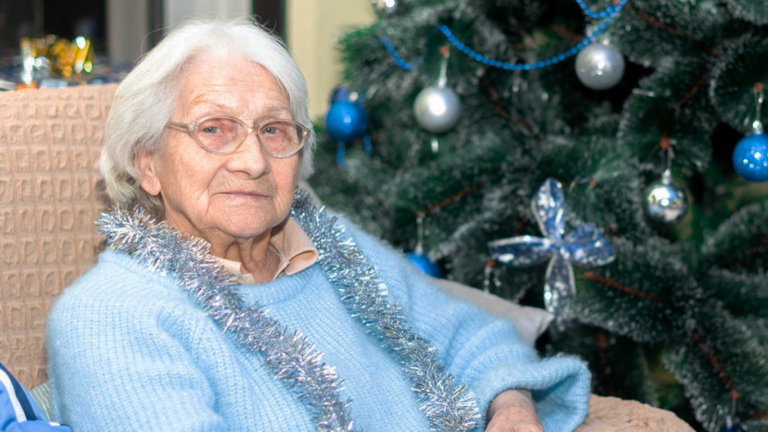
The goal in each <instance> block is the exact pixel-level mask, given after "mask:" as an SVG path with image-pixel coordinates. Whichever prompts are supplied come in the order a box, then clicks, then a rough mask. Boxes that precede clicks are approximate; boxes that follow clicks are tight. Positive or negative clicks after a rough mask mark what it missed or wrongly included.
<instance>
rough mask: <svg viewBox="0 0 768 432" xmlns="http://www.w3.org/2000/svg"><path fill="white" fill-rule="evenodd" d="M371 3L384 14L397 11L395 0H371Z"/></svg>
mask: <svg viewBox="0 0 768 432" xmlns="http://www.w3.org/2000/svg"><path fill="white" fill-rule="evenodd" d="M371 4H373V5H374V6H376V10H378V11H381V12H383V13H384V14H385V15H391V14H393V13H395V12H396V11H397V0H371Z"/></svg>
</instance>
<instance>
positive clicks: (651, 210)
mask: <svg viewBox="0 0 768 432" xmlns="http://www.w3.org/2000/svg"><path fill="white" fill-rule="evenodd" d="M645 204H646V206H647V207H646V211H647V213H648V218H649V219H650V220H651V221H652V222H653V223H655V224H658V225H666V226H672V225H677V223H678V222H680V221H681V220H683V218H684V217H685V215H686V214H687V213H688V197H687V196H686V194H685V190H684V189H683V188H681V187H680V186H678V185H677V184H675V182H673V181H672V171H671V170H669V169H666V170H664V174H662V176H661V181H659V182H656V183H653V184H651V185H650V186H649V187H648V189H646V191H645Z"/></svg>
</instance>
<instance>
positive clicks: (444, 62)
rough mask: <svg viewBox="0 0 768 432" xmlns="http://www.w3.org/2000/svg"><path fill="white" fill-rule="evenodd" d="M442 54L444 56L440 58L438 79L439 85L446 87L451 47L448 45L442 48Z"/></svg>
mask: <svg viewBox="0 0 768 432" xmlns="http://www.w3.org/2000/svg"><path fill="white" fill-rule="evenodd" d="M440 55H441V56H443V58H442V59H441V60H440V76H439V77H438V79H437V86H438V87H440V88H444V87H445V86H446V84H448V57H450V55H451V49H450V48H449V47H448V46H447V45H446V46H444V47H442V48H440Z"/></svg>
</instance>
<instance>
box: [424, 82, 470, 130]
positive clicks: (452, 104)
mask: <svg viewBox="0 0 768 432" xmlns="http://www.w3.org/2000/svg"><path fill="white" fill-rule="evenodd" d="M413 111H414V113H415V115H416V121H417V122H418V123H419V126H421V127H422V128H424V129H425V130H427V131H429V132H432V133H436V134H441V133H445V132H448V131H449V130H451V129H453V127H454V126H456V123H458V122H459V117H461V102H460V101H459V97H458V96H456V93H455V92H454V91H453V90H451V89H449V88H448V87H439V86H432V87H427V88H425V89H424V90H422V91H421V93H419V95H418V96H417V97H416V101H415V102H414V103H413Z"/></svg>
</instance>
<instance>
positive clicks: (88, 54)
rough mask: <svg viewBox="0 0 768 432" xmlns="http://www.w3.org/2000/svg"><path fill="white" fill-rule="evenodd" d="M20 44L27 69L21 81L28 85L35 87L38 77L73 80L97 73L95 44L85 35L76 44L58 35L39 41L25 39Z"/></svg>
mask: <svg viewBox="0 0 768 432" xmlns="http://www.w3.org/2000/svg"><path fill="white" fill-rule="evenodd" d="M19 45H20V49H21V57H22V67H23V72H22V76H21V80H22V82H23V83H24V84H27V85H31V84H32V82H34V81H36V80H37V79H38V78H45V77H47V76H48V75H55V76H59V77H63V78H69V77H71V76H73V75H81V74H89V73H91V72H93V67H94V54H93V48H92V46H91V45H92V44H91V41H90V40H89V39H87V38H84V37H82V36H78V37H76V38H75V39H74V40H72V41H69V40H67V39H63V38H57V37H56V36H54V35H48V36H46V37H45V38H39V39H33V38H21V40H20V42H19ZM37 75H40V77H38V76H37Z"/></svg>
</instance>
